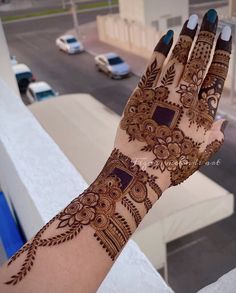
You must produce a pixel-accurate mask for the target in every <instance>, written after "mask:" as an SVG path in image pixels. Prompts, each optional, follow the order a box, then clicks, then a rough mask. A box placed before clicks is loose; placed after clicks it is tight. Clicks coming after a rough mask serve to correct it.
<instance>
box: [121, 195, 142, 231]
mask: <svg viewBox="0 0 236 293" xmlns="http://www.w3.org/2000/svg"><path fill="white" fill-rule="evenodd" d="M121 203H122V204H123V206H124V207H125V208H127V210H128V211H129V212H130V214H131V215H132V217H133V218H134V221H135V224H136V227H138V225H139V224H140V222H141V221H142V217H141V215H140V213H139V211H138V209H137V208H136V206H135V205H134V204H133V202H132V201H131V200H130V199H128V198H127V197H126V196H125V197H123V198H122V201H121ZM144 204H145V203H144Z"/></svg>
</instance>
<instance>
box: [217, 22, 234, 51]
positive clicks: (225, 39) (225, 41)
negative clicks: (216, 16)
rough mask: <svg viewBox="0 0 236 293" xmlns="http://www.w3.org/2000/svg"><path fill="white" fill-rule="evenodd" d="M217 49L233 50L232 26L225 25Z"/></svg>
mask: <svg viewBox="0 0 236 293" xmlns="http://www.w3.org/2000/svg"><path fill="white" fill-rule="evenodd" d="M216 50H224V51H226V52H229V53H231V51H232V32H231V28H230V26H228V25H227V26H224V28H223V29H222V31H221V33H220V35H219V37H218V39H217V43H216Z"/></svg>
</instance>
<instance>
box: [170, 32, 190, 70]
mask: <svg viewBox="0 0 236 293" xmlns="http://www.w3.org/2000/svg"><path fill="white" fill-rule="evenodd" d="M191 46H192V38H191V37H190V36H187V35H181V36H180V38H179V41H178V43H177V44H176V45H175V47H174V49H173V51H172V56H171V59H176V60H177V61H178V62H179V63H181V64H183V65H185V64H186V63H187V60H188V54H189V51H190V48H191Z"/></svg>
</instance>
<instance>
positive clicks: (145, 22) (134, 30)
mask: <svg viewBox="0 0 236 293" xmlns="http://www.w3.org/2000/svg"><path fill="white" fill-rule="evenodd" d="M119 7H120V13H119V14H112V15H105V16H99V17H98V18H97V26H98V33H99V38H100V40H101V41H103V42H106V43H109V44H112V45H114V46H118V47H120V48H123V49H125V50H128V51H131V52H133V53H135V54H138V55H141V56H144V57H147V58H148V57H149V56H150V54H151V52H152V50H153V48H154V46H155V45H156V40H158V39H159V38H160V37H161V35H163V34H165V33H166V31H167V30H168V29H174V30H175V32H176V35H178V32H179V31H180V30H181V27H182V25H183V23H184V21H185V19H187V18H188V14H189V11H188V7H189V6H188V0H176V1H175V2H174V5H173V1H171V0H119Z"/></svg>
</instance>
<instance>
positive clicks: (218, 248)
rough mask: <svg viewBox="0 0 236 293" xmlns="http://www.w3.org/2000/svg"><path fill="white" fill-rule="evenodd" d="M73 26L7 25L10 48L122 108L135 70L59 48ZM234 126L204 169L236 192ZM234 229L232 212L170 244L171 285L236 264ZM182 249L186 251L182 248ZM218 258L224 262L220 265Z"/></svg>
mask: <svg viewBox="0 0 236 293" xmlns="http://www.w3.org/2000/svg"><path fill="white" fill-rule="evenodd" d="M98 13H99V14H103V13H107V10H106V9H103V10H100V11H99V12H97V11H93V12H89V13H88V12H87V13H81V14H79V23H80V24H84V23H87V22H90V21H93V20H95V18H96V15H97V14H98ZM71 27H72V17H71V16H69V15H62V16H55V17H48V18H44V19H35V20H27V21H20V22H15V23H8V24H5V25H4V29H5V33H6V37H7V41H8V45H9V48H10V52H11V54H12V55H16V57H17V59H18V61H20V62H23V63H26V64H27V65H28V66H29V67H30V68H31V69H32V71H33V73H34V75H35V77H36V78H37V80H45V81H47V82H48V83H49V84H51V85H52V86H53V87H54V88H55V90H56V91H59V93H60V94H65V93H75V92H85V93H90V94H92V95H93V96H94V97H95V98H96V99H98V100H99V101H101V102H102V103H104V104H105V105H106V106H108V107H110V108H111V109H112V110H114V111H115V112H117V113H119V114H121V112H122V110H123V108H124V105H125V103H126V101H127V99H128V97H129V95H130V93H131V91H132V90H133V89H134V87H135V86H136V84H137V82H138V77H137V76H134V75H133V76H131V77H130V78H128V79H124V80H111V79H109V78H108V77H107V76H105V75H104V74H102V73H99V72H97V71H96V69H95V66H94V61H93V57H92V56H91V55H89V54H88V53H82V54H79V55H75V56H68V55H66V54H64V53H62V52H60V51H58V50H57V48H56V46H55V39H56V38H57V37H58V36H59V35H60V34H63V33H64V32H65V31H67V30H69V29H71ZM235 131H236V126H235V125H234V124H233V123H231V124H230V125H229V127H228V129H227V132H226V141H225V144H224V146H223V147H222V149H221V150H220V152H219V153H218V154H217V155H216V157H215V158H214V159H216V160H217V159H220V162H221V163H220V166H212V165H211V166H206V167H204V168H203V169H202V172H203V173H205V174H206V175H207V176H209V177H210V178H212V179H213V180H214V181H216V182H218V183H219V184H220V185H221V186H223V187H225V188H227V189H228V190H229V191H231V192H232V193H234V194H236V184H235V171H236V158H235V149H236V148H235V145H236V138H235V133H236V132H235ZM235 231H236V217H235V216H232V217H230V218H228V219H226V220H224V221H221V222H220V223H219V224H215V225H212V226H210V227H207V228H205V229H202V230H200V231H198V232H196V233H194V234H191V235H188V236H186V237H183V238H181V239H180V240H178V241H175V242H173V243H170V244H169V246H168V252H169V256H168V262H169V272H170V285H171V286H172V287H173V288H174V289H175V292H181V293H184V292H186V293H191V292H196V291H197V289H200V288H201V287H203V286H206V285H207V284H209V283H210V282H213V281H215V280H216V279H217V278H218V277H220V276H221V275H222V274H224V273H226V272H227V271H229V270H230V269H231V268H233V267H236V261H235V259H236V249H235V247H236V236H235ZM199 239H200V240H201V239H202V240H201V241H199ZM196 242H197V243H198V244H197V245H195V244H193V245H191V246H189V243H196ZM185 246H186V247H185ZM182 247H185V249H182ZM178 251H181V252H179V253H177V252H178ZM194 256H195V257H194ZM219 263H220V266H218V267H217V264H219ZM180 264H181V265H180ZM216 267H217V268H216Z"/></svg>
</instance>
